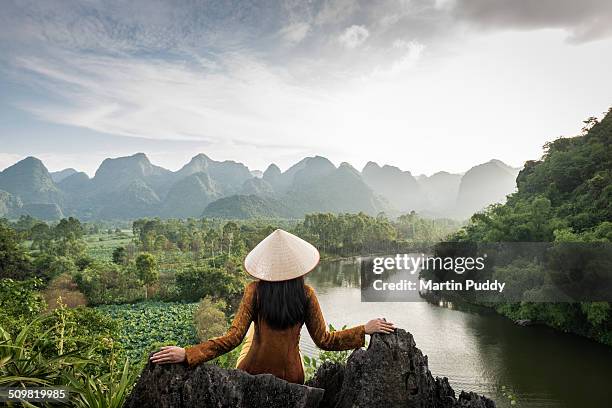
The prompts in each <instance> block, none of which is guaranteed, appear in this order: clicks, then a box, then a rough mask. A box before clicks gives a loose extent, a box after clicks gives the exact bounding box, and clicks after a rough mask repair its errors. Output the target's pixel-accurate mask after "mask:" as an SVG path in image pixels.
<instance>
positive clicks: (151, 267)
mask: <svg viewBox="0 0 612 408" xmlns="http://www.w3.org/2000/svg"><path fill="white" fill-rule="evenodd" d="M136 272H137V273H138V279H140V280H141V281H142V282H143V284H144V285H145V299H146V298H148V294H149V286H150V285H151V284H153V283H155V282H157V281H158V280H159V271H158V270H157V261H156V260H155V257H154V256H153V255H152V254H150V253H148V252H144V253H142V254H140V255H138V256H137V257H136Z"/></svg>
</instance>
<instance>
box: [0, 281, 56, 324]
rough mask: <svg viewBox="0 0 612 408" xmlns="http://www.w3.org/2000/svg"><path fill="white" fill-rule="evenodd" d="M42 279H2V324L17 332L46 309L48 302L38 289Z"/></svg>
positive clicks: (0, 300)
mask: <svg viewBox="0 0 612 408" xmlns="http://www.w3.org/2000/svg"><path fill="white" fill-rule="evenodd" d="M40 287H42V281H41V280H40V279H38V278H32V279H29V280H26V281H14V280H12V279H0V310H1V312H0V326H1V327H4V328H5V330H8V331H10V332H11V334H15V333H16V331H17V330H19V329H20V328H21V327H24V326H26V325H27V324H28V323H29V322H30V321H32V320H33V319H34V318H36V316H38V315H39V314H40V313H41V312H42V311H44V310H45V308H46V306H47V305H46V304H45V301H44V299H43V297H42V295H41V294H40V293H39V292H38V291H37V289H39V288H40Z"/></svg>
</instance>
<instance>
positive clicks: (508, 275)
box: [451, 109, 612, 345]
mask: <svg viewBox="0 0 612 408" xmlns="http://www.w3.org/2000/svg"><path fill="white" fill-rule="evenodd" d="M611 146H612V109H611V110H610V111H608V113H607V115H606V116H605V117H604V118H603V119H602V120H601V121H598V120H597V119H596V118H589V119H588V120H587V121H585V126H584V128H583V134H582V135H580V136H577V137H572V138H560V139H557V140H555V141H553V142H550V143H547V144H546V145H545V146H544V150H545V151H544V155H543V157H542V159H541V160H538V161H528V162H527V163H526V164H525V167H524V168H523V170H521V172H520V173H519V175H518V177H517V186H518V191H517V192H515V193H514V194H511V195H509V196H508V200H507V202H506V203H505V204H498V205H493V206H491V207H489V208H488V209H487V210H486V211H484V212H480V213H477V214H475V215H473V216H472V217H471V220H470V222H469V224H468V225H467V226H466V227H465V228H463V229H462V230H461V231H459V232H457V233H456V234H454V235H453V236H452V238H451V240H456V241H463V242H475V243H482V242H552V243H566V242H583V243H593V242H607V243H609V242H612V148H611ZM608 248H609V246H608ZM599 272H600V273H601V272H603V273H609V271H599ZM541 273H542V271H541V270H540V269H539V266H538V265H535V264H533V263H532V262H530V261H529V260H525V259H516V260H515V261H514V262H513V263H511V264H509V265H507V266H505V267H504V268H498V269H497V270H496V271H495V275H494V277H495V278H498V279H501V280H504V281H505V280H508V281H511V280H513V281H514V282H515V284H518V285H521V284H524V285H525V287H526V288H528V290H529V291H531V293H533V290H534V285H535V286H536V287H537V286H542V285H544V282H543V281H542V279H541V277H540V276H538V275H539V274H541ZM526 293H527V290H526V291H525V297H524V299H527V296H526ZM489 305H490V304H489ZM492 306H493V307H494V308H495V309H496V310H497V311H498V312H499V313H501V314H503V315H506V316H508V317H510V318H512V319H516V320H521V319H527V320H531V321H534V322H539V323H544V324H546V325H549V326H552V327H554V328H557V329H560V330H564V331H568V332H573V333H577V334H581V335H584V336H588V337H591V338H594V339H596V340H598V341H601V342H603V343H606V344H609V345H612V311H611V308H610V303H609V302H577V303H572V302H567V303H534V302H529V301H527V300H525V301H522V302H512V303H510V302H508V303H496V304H493V305H492Z"/></svg>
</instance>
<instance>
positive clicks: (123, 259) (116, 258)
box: [113, 246, 127, 265]
mask: <svg viewBox="0 0 612 408" xmlns="http://www.w3.org/2000/svg"><path fill="white" fill-rule="evenodd" d="M113 262H114V263H116V264H117V265H125V264H126V263H127V253H126V251H125V247H122V246H120V247H117V248H115V249H114V250H113Z"/></svg>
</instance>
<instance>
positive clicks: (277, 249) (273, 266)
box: [244, 229, 319, 282]
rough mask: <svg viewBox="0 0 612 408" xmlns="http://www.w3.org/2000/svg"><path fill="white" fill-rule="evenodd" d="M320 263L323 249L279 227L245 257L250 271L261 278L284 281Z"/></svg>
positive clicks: (245, 266) (306, 271)
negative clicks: (320, 250) (320, 249)
mask: <svg viewBox="0 0 612 408" xmlns="http://www.w3.org/2000/svg"><path fill="white" fill-rule="evenodd" d="M318 263H319V251H318V250H317V248H315V247H314V246H313V245H312V244H309V243H308V242H306V241H304V240H303V239H301V238H299V237H296V236H295V235H293V234H290V233H288V232H287V231H283V230H282V229H277V230H276V231H274V232H273V233H271V234H270V235H268V236H267V237H266V238H265V239H264V240H263V241H261V242H260V243H259V244H257V246H256V247H255V248H253V250H252V251H251V252H249V254H248V255H247V256H246V258H245V260H244V268H245V269H246V271H247V272H248V273H249V274H250V275H252V276H254V277H256V278H258V279H261V280H265V281H273V282H276V281H284V280H289V279H294V278H297V277H300V276H302V275H305V274H307V273H308V272H310V271H311V270H313V269H314V267H315V266H317V264H318Z"/></svg>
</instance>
